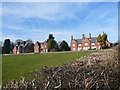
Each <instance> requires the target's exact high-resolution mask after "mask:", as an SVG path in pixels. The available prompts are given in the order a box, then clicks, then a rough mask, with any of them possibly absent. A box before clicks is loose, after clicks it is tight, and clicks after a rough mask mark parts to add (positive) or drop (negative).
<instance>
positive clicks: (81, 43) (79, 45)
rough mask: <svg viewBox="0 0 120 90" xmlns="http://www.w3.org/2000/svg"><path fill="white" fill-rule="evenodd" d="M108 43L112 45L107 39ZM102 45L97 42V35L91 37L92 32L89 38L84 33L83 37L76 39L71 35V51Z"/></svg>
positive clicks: (96, 47)
mask: <svg viewBox="0 0 120 90" xmlns="http://www.w3.org/2000/svg"><path fill="white" fill-rule="evenodd" d="M106 45H107V46H108V47H111V44H110V43H109V42H108V40H106ZM100 47H101V46H100V43H99V42H97V37H91V34H89V38H87V37H85V35H84V34H83V35H82V38H81V39H74V38H73V36H71V43H70V48H71V51H81V50H89V49H100Z"/></svg>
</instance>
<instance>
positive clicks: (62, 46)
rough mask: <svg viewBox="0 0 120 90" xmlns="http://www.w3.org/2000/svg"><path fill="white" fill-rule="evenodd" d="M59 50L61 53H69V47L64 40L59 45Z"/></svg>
mask: <svg viewBox="0 0 120 90" xmlns="http://www.w3.org/2000/svg"><path fill="white" fill-rule="evenodd" d="M60 49H61V50H62V51H69V50H70V48H69V46H68V43H67V42H66V41H65V40H63V41H62V42H61V44H60Z"/></svg>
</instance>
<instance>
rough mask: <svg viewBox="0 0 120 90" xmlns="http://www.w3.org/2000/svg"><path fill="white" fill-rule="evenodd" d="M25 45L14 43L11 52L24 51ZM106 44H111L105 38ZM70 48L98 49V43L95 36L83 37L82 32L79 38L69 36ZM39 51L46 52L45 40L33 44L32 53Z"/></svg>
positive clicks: (75, 49)
mask: <svg viewBox="0 0 120 90" xmlns="http://www.w3.org/2000/svg"><path fill="white" fill-rule="evenodd" d="M25 45H26V44H25ZM25 45H23V44H20V45H19V46H18V45H16V46H15V47H14V48H13V53H14V54H19V53H24V47H25ZM106 46H108V47H111V44H110V43H109V41H108V39H107V40H106ZM70 49H71V51H82V50H89V49H96V50H98V49H100V43H99V42H97V37H91V34H89V38H88V37H85V35H84V34H82V38H80V39H74V38H73V36H71V42H70ZM40 52H43V53H45V52H48V47H47V41H44V42H41V43H40V42H38V41H37V42H36V43H35V44H34V53H40Z"/></svg>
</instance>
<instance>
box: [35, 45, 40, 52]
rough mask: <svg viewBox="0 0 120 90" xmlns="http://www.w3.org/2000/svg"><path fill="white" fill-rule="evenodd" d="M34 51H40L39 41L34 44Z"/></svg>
mask: <svg viewBox="0 0 120 90" xmlns="http://www.w3.org/2000/svg"><path fill="white" fill-rule="evenodd" d="M34 53H40V46H39V45H38V43H35V45H34Z"/></svg>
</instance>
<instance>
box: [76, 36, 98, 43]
mask: <svg viewBox="0 0 120 90" xmlns="http://www.w3.org/2000/svg"><path fill="white" fill-rule="evenodd" d="M88 39H89V38H88ZM74 40H75V41H76V42H77V43H78V44H81V43H82V39H74ZM96 40H97V37H91V42H92V43H95V42H96Z"/></svg>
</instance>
